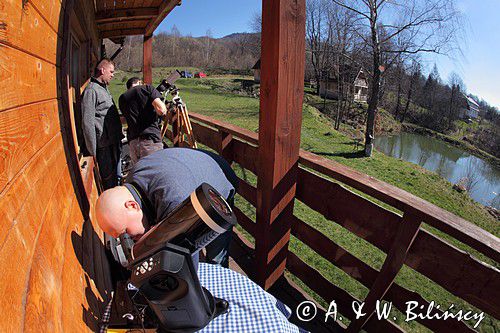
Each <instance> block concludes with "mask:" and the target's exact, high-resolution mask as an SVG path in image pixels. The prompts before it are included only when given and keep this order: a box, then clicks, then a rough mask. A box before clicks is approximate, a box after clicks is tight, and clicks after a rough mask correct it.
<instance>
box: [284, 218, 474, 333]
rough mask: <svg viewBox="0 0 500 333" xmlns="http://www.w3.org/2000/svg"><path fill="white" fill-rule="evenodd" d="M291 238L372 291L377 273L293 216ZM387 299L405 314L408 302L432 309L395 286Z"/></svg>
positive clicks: (440, 325) (439, 328) (446, 328)
mask: <svg viewBox="0 0 500 333" xmlns="http://www.w3.org/2000/svg"><path fill="white" fill-rule="evenodd" d="M292 235H294V236H295V237H297V238H298V239H299V240H300V241H301V242H303V243H305V244H307V246H309V247H310V248H311V249H313V250H314V251H315V252H316V253H318V254H319V255H321V256H322V257H323V258H325V259H327V260H328V261H330V262H331V263H332V264H333V265H335V266H336V267H338V268H340V269H341V270H342V271H344V272H346V273H347V274H349V276H351V277H352V278H354V279H356V280H357V281H359V282H360V283H362V284H363V285H364V286H365V287H368V288H370V287H371V286H372V285H373V282H374V281H375V279H376V278H377V274H378V271H377V270H375V269H373V268H372V267H370V266H368V265H367V264H366V263H364V262H363V261H361V260H360V259H358V258H356V257H355V256H353V255H352V254H351V253H349V252H348V251H347V250H345V249H344V248H342V247H341V246H339V245H337V244H336V243H334V242H333V241H332V240H331V239H329V238H328V237H326V236H325V235H323V234H322V233H321V232H319V231H318V230H316V229H314V228H313V227H311V226H309V225H308V224H307V223H305V222H303V221H302V220H300V219H299V218H297V217H296V216H294V221H293V223H292ZM385 300H387V301H391V302H393V304H394V305H395V306H396V307H397V308H398V309H399V310H400V311H402V312H404V311H405V310H406V302H408V301H416V302H418V304H421V305H424V308H428V307H429V302H428V301H427V300H425V299H424V298H423V297H422V296H421V295H420V294H418V293H416V292H414V291H410V290H408V289H405V288H403V287H402V286H400V285H398V284H396V283H394V284H393V285H392V286H391V287H390V289H389V291H388V292H387V294H386V297H385ZM442 313H443V312H442V311H441V310H439V309H436V307H434V308H433V310H432V312H431V314H432V315H440V316H441V315H442ZM416 320H417V321H418V322H419V323H421V324H423V325H424V326H426V327H428V328H429V329H431V330H432V331H434V332H450V331H453V332H457V333H458V332H463V333H471V332H475V331H474V330H473V329H471V328H470V327H468V326H467V325H466V324H465V323H463V322H461V321H450V320H448V321H443V320H428V319H421V318H417V319H416Z"/></svg>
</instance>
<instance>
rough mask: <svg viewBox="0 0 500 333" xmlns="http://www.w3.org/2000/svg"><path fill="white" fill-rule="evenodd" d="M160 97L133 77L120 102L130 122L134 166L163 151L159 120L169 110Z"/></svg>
mask: <svg viewBox="0 0 500 333" xmlns="http://www.w3.org/2000/svg"><path fill="white" fill-rule="evenodd" d="M161 97H162V96H161V94H160V93H159V92H158V90H156V89H155V88H154V87H153V86H152V85H150V84H142V81H141V80H140V79H139V78H137V77H133V78H131V79H129V80H128V81H127V91H126V92H125V93H123V94H122V95H121V96H120V99H119V100H118V104H119V106H120V110H121V112H122V113H123V115H124V116H125V119H126V120H127V125H128V130H127V139H128V144H129V148H130V159H131V160H132V164H135V163H136V162H137V161H138V160H139V159H140V158H141V157H144V156H148V155H150V154H152V153H154V152H155V151H157V150H160V149H163V143H162V140H161V136H160V125H159V121H158V120H159V119H158V116H165V114H166V113H167V108H166V106H165V103H163V101H162V100H161Z"/></svg>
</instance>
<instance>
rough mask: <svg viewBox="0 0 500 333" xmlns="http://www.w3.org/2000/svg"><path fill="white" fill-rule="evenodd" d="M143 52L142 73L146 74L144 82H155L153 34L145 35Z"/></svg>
mask: <svg viewBox="0 0 500 333" xmlns="http://www.w3.org/2000/svg"><path fill="white" fill-rule="evenodd" d="M142 50H143V53H142V60H143V66H142V73H143V76H144V83H146V84H152V83H153V36H152V35H145V36H144V41H143V49H142Z"/></svg>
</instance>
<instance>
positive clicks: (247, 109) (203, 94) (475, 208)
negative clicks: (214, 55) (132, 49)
mask: <svg viewBox="0 0 500 333" xmlns="http://www.w3.org/2000/svg"><path fill="white" fill-rule="evenodd" d="M165 72H166V70H163V73H165ZM155 73H156V74H157V75H155V83H159V81H160V76H159V75H158V73H162V70H161V69H160V70H156V71H155ZM119 75H122V73H117V76H119ZM123 75H124V76H126V75H127V74H126V73H123ZM167 75H168V73H165V74H162V76H161V77H164V76H167ZM241 81H242V80H241V79H239V78H224V77H220V78H209V79H179V80H178V81H177V82H176V85H177V86H178V87H179V88H180V89H181V96H182V98H183V100H184V101H185V102H186V103H187V105H188V108H189V110H190V111H192V112H197V113H201V114H204V115H207V116H210V117H213V118H215V119H218V120H222V121H225V122H228V123H231V124H234V125H237V126H240V127H243V128H247V129H250V130H252V131H256V130H257V129H258V123H259V122H258V117H259V99H257V98H254V97H249V96H245V94H237V93H239V92H240V91H241V89H239V87H240V86H241V84H242V83H241ZM123 91H124V86H123V83H122V82H121V81H120V80H115V81H114V83H113V84H112V86H111V92H112V93H113V95H114V97H115V100H116V99H117V98H118V96H119V94H120V93H121V92H123ZM305 100H308V99H307V98H306V99H305ZM311 104H314V103H312V102H311ZM301 148H303V149H305V150H308V151H312V152H314V153H316V154H318V155H321V156H324V157H326V158H328V159H332V160H334V161H337V162H339V163H342V164H344V165H347V166H349V167H351V168H353V169H356V170H359V171H361V172H363V173H366V174H368V175H371V176H373V177H375V178H377V179H380V180H382V181H385V182H387V183H390V184H393V185H395V186H397V187H399V188H401V189H403V190H406V191H408V192H410V193H413V194H415V195H417V196H419V197H421V198H423V199H425V200H427V201H429V202H431V203H433V204H435V205H437V206H439V207H441V208H444V209H446V210H448V211H450V212H452V213H454V214H456V215H458V216H461V217H463V218H465V219H466V220H469V221H471V222H472V223H475V224H476V225H478V226H480V227H482V228H483V229H485V230H487V231H489V232H491V233H493V234H494V235H497V236H498V235H499V227H498V223H497V221H495V220H494V218H493V217H492V216H490V215H489V214H488V213H487V211H486V210H485V209H484V207H482V206H481V205H480V204H477V203H476V202H474V201H473V200H472V199H470V198H469V197H468V196H467V195H466V194H461V193H458V192H456V191H454V190H453V189H452V184H451V183H449V182H448V181H446V180H445V179H443V178H441V177H440V176H438V175H437V174H435V173H432V172H429V171H427V170H425V169H423V168H421V167H419V166H417V165H414V164H411V163H408V162H405V161H402V160H398V159H395V158H392V157H388V156H385V155H383V154H382V153H379V152H377V151H375V152H374V154H373V156H372V157H371V158H364V157H360V156H361V155H360V154H359V153H358V152H357V151H356V150H355V146H354V142H353V139H351V138H350V137H349V136H346V135H345V134H342V133H340V132H338V131H335V130H334V129H333V127H332V124H331V120H330V119H328V118H327V117H326V116H324V115H323V114H321V113H320V112H318V110H317V109H316V108H315V107H313V106H311V105H309V104H304V108H303V117H302V132H301ZM359 149H361V148H359ZM236 171H237V173H238V174H239V176H240V177H242V178H245V179H247V180H248V181H249V182H250V183H252V184H254V185H255V184H256V177H255V175H254V174H252V173H251V172H249V171H248V170H243V169H241V168H236ZM236 204H237V206H238V207H240V209H241V210H242V211H243V212H244V213H245V214H247V216H249V217H250V218H252V219H255V208H254V207H252V206H251V205H250V204H249V203H248V202H246V201H245V200H244V199H243V198H241V197H239V196H238V197H237V201H236ZM391 209H392V208H391ZM294 213H295V215H296V216H298V217H299V218H301V219H302V220H303V221H306V222H307V223H308V224H310V225H311V226H313V227H314V228H316V229H318V230H319V231H321V232H322V233H324V234H325V235H326V236H328V237H329V238H331V239H332V240H334V241H335V242H336V243H337V244H339V245H340V246H342V247H344V248H345V249H347V250H348V251H349V252H350V253H352V254H353V255H355V256H356V257H358V258H359V259H361V260H363V261H364V262H365V263H367V264H368V265H370V266H372V267H373V268H375V269H380V267H381V266H382V263H383V261H384V260H385V254H384V253H383V252H382V251H380V250H378V249H377V248H375V247H374V246H372V245H371V244H369V243H367V242H366V241H364V240H363V239H360V238H358V237H356V236H355V235H354V234H352V233H350V232H349V231H347V230H346V229H344V228H343V227H341V226H339V225H338V224H335V223H333V222H331V221H328V220H326V219H325V218H324V217H323V216H322V215H321V214H318V213H317V212H315V211H313V210H311V209H310V208H308V207H307V206H306V205H304V204H302V203H301V202H299V201H296V204H295V208H294ZM427 229H428V230H430V231H431V232H433V233H435V234H437V235H438V236H440V237H442V238H444V239H446V240H447V241H449V242H451V243H452V244H453V245H455V246H458V247H459V248H461V249H464V250H466V251H469V252H471V253H472V254H473V255H474V256H476V257H478V258H480V259H481V260H484V261H488V262H490V263H491V261H490V260H487V258H485V257H484V256H483V255H481V254H480V253H477V252H476V251H473V250H471V249H470V248H468V247H467V246H465V245H463V244H461V243H460V242H458V241H456V240H454V239H452V238H450V237H448V236H447V235H445V234H443V233H441V232H438V231H436V230H433V229H432V228H427ZM240 230H242V229H240ZM247 235H248V234H247ZM290 249H291V250H292V251H293V252H294V253H296V254H297V255H298V256H299V257H300V258H301V259H302V260H304V261H305V262H307V263H308V264H310V265H311V266H313V267H315V268H316V269H317V270H318V271H320V272H321V274H323V275H324V276H325V277H326V278H327V279H328V280H329V281H331V282H332V283H335V284H336V285H338V286H339V287H341V288H343V289H345V290H346V291H348V292H349V293H351V294H352V295H353V296H355V297H358V298H360V299H363V298H364V297H365V296H366V294H367V292H368V289H367V288H366V287H364V286H362V285H361V284H360V283H358V282H357V281H355V280H354V279H352V278H350V277H349V276H348V275H347V274H345V273H344V272H342V271H341V270H340V269H338V268H336V267H335V266H333V265H332V264H331V263H329V262H328V261H326V260H325V259H323V258H322V257H320V256H319V255H318V254H316V253H315V252H314V251H313V250H312V249H310V248H309V247H308V246H307V245H305V244H303V243H302V242H300V241H299V240H297V239H296V238H294V237H292V239H291V242H290ZM492 264H494V265H497V264H496V263H492ZM295 280H296V281H297V282H298V283H299V284H300V285H301V286H302V287H303V288H304V289H306V290H307V291H309V292H310V294H311V295H313V297H315V298H316V299H317V300H318V302H319V303H321V304H322V305H323V306H326V303H325V302H324V301H323V300H321V299H320V298H319V297H318V296H317V295H315V294H314V293H313V292H311V291H310V290H308V288H307V286H306V285H304V284H303V283H302V282H301V281H299V280H297V279H295ZM396 282H397V283H399V284H400V285H402V286H404V287H406V288H408V289H410V290H414V291H417V292H418V293H419V294H421V295H422V296H423V297H424V298H426V299H427V300H429V301H430V300H435V301H436V302H437V303H438V304H441V306H442V307H447V306H448V305H449V304H451V303H454V304H456V308H462V309H471V308H473V307H472V306H470V305H469V304H467V303H465V302H464V301H462V300H461V299H459V298H457V297H455V296H454V295H452V294H450V293H449V292H447V291H446V290H445V289H444V288H442V287H440V286H438V285H437V284H435V283H434V282H432V281H430V280H429V279H427V278H426V277H424V276H422V275H421V274H419V273H417V272H415V271H413V270H411V269H409V268H407V267H404V268H403V269H402V270H401V271H400V273H399V274H398V276H397V279H396ZM396 316H397V317H398V318H399V319H398V321H397V323H398V324H400V325H401V326H402V327H403V328H405V329H406V330H408V331H411V332H426V331H427V329H426V328H425V327H423V326H422V325H420V324H418V323H416V322H411V323H405V322H403V321H402V320H401V318H403V317H402V315H401V314H399V315H398V314H396ZM391 317H392V316H391ZM479 329H480V330H481V331H483V332H497V331H500V324H499V322H498V321H496V320H495V319H492V318H487V319H485V320H484V321H483V323H482V324H481V326H480V327H479Z"/></svg>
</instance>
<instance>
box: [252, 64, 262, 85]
mask: <svg viewBox="0 0 500 333" xmlns="http://www.w3.org/2000/svg"><path fill="white" fill-rule="evenodd" d="M252 69H253V79H254V81H255V82H257V83H259V82H260V59H259V60H257V62H256V63H255V65H253V67H252Z"/></svg>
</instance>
